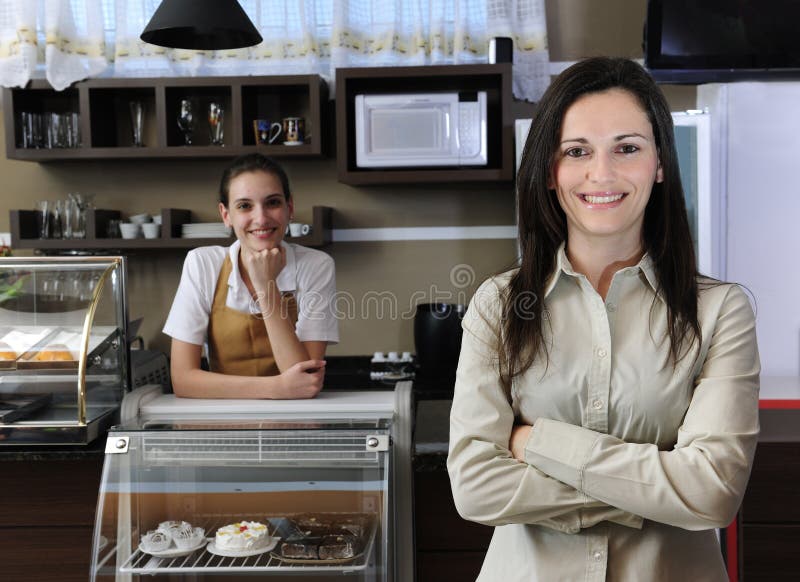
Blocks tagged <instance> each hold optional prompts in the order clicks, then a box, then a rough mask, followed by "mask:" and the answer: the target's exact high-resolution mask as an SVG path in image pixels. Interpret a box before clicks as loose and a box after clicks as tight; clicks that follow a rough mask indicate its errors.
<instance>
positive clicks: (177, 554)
mask: <svg viewBox="0 0 800 582" xmlns="http://www.w3.org/2000/svg"><path fill="white" fill-rule="evenodd" d="M207 541H208V540H207V539H206V538H202V539H201V540H200V542H199V543H198V544H197V545H196V546H195V547H193V548H186V549H181V548H169V549H167V550H161V551H160V552H148V551H147V550H145V549H144V548H143V547H142V544H139V550H141V551H142V552H143V553H145V554H148V555H150V556H154V557H156V558H182V557H183V556H188V555H189V554H191V553H192V552H194V551H196V550H199V549H200V548H202V547H203V546H204V545H205V544H206V542H207Z"/></svg>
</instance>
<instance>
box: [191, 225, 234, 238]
mask: <svg viewBox="0 0 800 582" xmlns="http://www.w3.org/2000/svg"><path fill="white" fill-rule="evenodd" d="M229 236H231V229H230V227H227V226H225V223H223V222H195V223H192V224H183V225H181V237H182V238H228V237H229Z"/></svg>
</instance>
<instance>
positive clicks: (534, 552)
mask: <svg viewBox="0 0 800 582" xmlns="http://www.w3.org/2000/svg"><path fill="white" fill-rule="evenodd" d="M509 276H510V274H506V275H503V276H500V277H497V278H494V279H490V280H489V281H487V282H485V283H484V284H483V285H482V286H481V287H480V288H479V289H478V291H477V292H476V294H475V296H474V297H473V300H472V302H471V303H470V308H469V309H468V311H467V313H466V316H465V317H464V321H463V327H464V336H463V340H462V347H461V358H460V360H459V364H458V374H457V379H456V388H455V395H454V398H453V407H452V413H451V417H450V453H449V457H448V462H447V464H448V471H449V473H450V480H451V483H452V488H453V496H454V499H455V502H456V507H457V508H458V510H459V512H460V513H461V515H462V516H463V517H465V518H466V519H470V520H473V521H477V522H480V523H484V524H487V525H494V526H497V527H496V528H495V531H494V535H493V537H492V542H491V544H490V546H489V550H488V552H487V555H486V559H485V561H484V564H483V568H482V570H481V574H480V577H479V580H481V581H502V582H515V581H523V580H524V581H526V582H534V581H543V582H557V581H561V580H563V581H569V582H572V581H586V582H589V581H600V580H609V581H614V582H618V581H619V582H621V581H625V582H646V581H648V580H652V581H673V580H676V581H680V582H701V581H702V582H705V581H723V580H727V576H726V573H725V567H724V563H723V560H722V556H721V551H720V547H719V543H718V541H717V537H716V533H715V531H714V528H718V527H725V526H727V525H728V524H729V523H730V522H731V520H732V519H733V518H734V516H735V514H736V512H737V510H738V507H739V505H740V502H741V499H742V496H743V494H744V490H745V486H746V485H747V480H748V477H749V474H750V467H751V463H752V459H753V453H754V451H755V447H756V440H757V437H758V430H759V426H758V389H759V371H760V365H759V359H758V349H757V347H756V332H755V320H754V316H753V311H752V309H751V307H750V303H749V301H748V299H747V297H746V295H745V294H744V293H743V292H742V290H741V289H740V288H739V287H738V286H736V285H731V284H720V285H714V286H709V285H702V282H701V291H700V296H699V305H698V313H699V321H700V326H701V329H702V334H703V338H702V343H701V344H700V345H699V346H698V345H697V342H695V345H694V346H693V348H692V350H691V351H690V352H689V353H688V354H687V355H686V356H685V357H684V358H683V359H681V360H680V361H679V362H678V364H677V366H675V367H673V365H672V361H671V359H670V356H669V344H668V340H663V341H662V339H663V338H664V336H665V333H666V325H667V316H666V304H665V303H664V302H663V301H662V300H661V299H660V298H659V297H658V296H657V295H656V293H655V289H656V278H655V272H654V270H653V267H652V263H651V261H650V260H649V258H648V257H647V256H645V257H644V258H643V259H642V260H641V261H640V263H639V264H638V265H636V266H634V267H628V268H625V269H622V270H620V271H618V272H617V273H616V274H615V275H614V278H613V281H612V283H611V286H610V288H609V290H608V294H607V297H606V300H605V301H603V299H602V298H601V297H600V295H599V294H598V293H597V292H596V291H595V290H594V289H593V288H592V286H591V284H590V283H589V281H588V280H587V279H586V277H584V276H583V275H581V274H578V273H576V272H574V271H573V269H572V267H571V265H570V264H569V261H568V260H567V257H566V254H565V252H564V249H563V247H562V248H561V249H560V250H559V253H558V260H557V270H556V272H555V274H554V276H553V278H552V279H551V281H550V283H549V285H548V287H547V290H546V295H545V309H546V313H545V317H547V319H548V323H549V327H548V326H545V329H546V336H545V337H546V341H547V342H548V347H549V363H548V364H547V366H545V365H544V363H543V361H537V362H536V363H535V364H534V365H533V366H532V367H531V369H529V370H528V371H527V372H526V373H525V374H524V375H522V376H521V377H519V378H517V380H516V381H515V382H514V384H513V386H512V390H511V394H507V393H505V392H504V391H503V389H502V388H501V386H500V382H499V379H498V370H497V345H496V340H495V338H496V333H497V328H498V325H499V323H500V311H501V304H500V298H499V292H500V290H501V289H502V288H503V287H504V286H505V285H507V282H508V279H509ZM522 308H524V306H523V307H522ZM651 308H652V310H651ZM695 356H697V357H696V358H695ZM515 423H517V424H533V430H532V431H531V434H530V437H529V439H528V442H527V444H526V452H525V462H524V463H522V462H519V461H517V460H515V459H514V458H513V457H512V456H511V453H510V452H509V450H508V443H509V437H510V435H511V430H512V427H513V425H514V424H515Z"/></svg>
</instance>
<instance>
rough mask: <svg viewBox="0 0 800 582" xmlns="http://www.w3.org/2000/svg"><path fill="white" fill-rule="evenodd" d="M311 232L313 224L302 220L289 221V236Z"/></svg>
mask: <svg viewBox="0 0 800 582" xmlns="http://www.w3.org/2000/svg"><path fill="white" fill-rule="evenodd" d="M310 233H311V225H310V224H303V223H302V222H290V223H289V236H293V237H297V236H306V235H307V234H310Z"/></svg>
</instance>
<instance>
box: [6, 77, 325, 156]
mask: <svg viewBox="0 0 800 582" xmlns="http://www.w3.org/2000/svg"><path fill="white" fill-rule="evenodd" d="M3 92H4V96H3V99H4V103H5V104H6V106H5V107H4V108H3V114H4V116H5V129H6V155H7V157H8V158H9V159H13V160H26V161H36V162H49V161H56V160H80V159H128V158H130V159H158V158H167V159H170V158H226V157H235V156H238V155H242V154H246V153H252V152H260V153H263V154H264V155H268V156H273V157H278V158H304V157H320V156H322V155H324V153H325V152H324V146H323V144H324V143H325V139H324V138H325V134H326V133H327V128H326V121H327V115H325V114H323V109H325V108H326V107H327V105H328V100H327V98H328V88H327V85H326V83H325V81H324V80H323V79H322V78H321V77H320V76H319V75H285V76H267V77H177V78H168V79H161V78H159V79H155V78H153V79H94V80H88V81H82V82H79V83H75V84H74V85H72V86H71V87H69V88H68V89H66V90H64V91H55V90H53V89H52V88H51V87H50V85H49V84H48V83H47V82H46V81H43V80H34V81H31V82H30V83H29V84H28V86H27V87H25V88H24V89H9V88H5V89H3ZM182 99H191V100H192V101H193V102H194V104H195V106H196V112H197V113H196V118H197V122H196V128H195V131H194V136H193V143H192V145H189V146H187V145H185V141H184V138H183V134H182V133H181V131H180V129H179V127H178V123H177V112H178V107H179V103H180V101H181V100H182ZM131 101H141V102H142V103H143V104H144V110H145V115H144V127H143V142H144V144H145V145H144V146H143V147H135V146H134V145H133V132H132V129H131V119H130V113H129V110H128V104H129V102H131ZM211 101H218V102H221V103H222V104H223V106H224V109H225V115H224V120H223V128H224V132H223V133H224V139H223V143H224V145H221V146H217V145H211V143H210V134H209V127H208V122H207V117H208V114H207V112H208V105H209V103H210V102H211ZM23 112H25V113H36V114H50V113H61V114H64V113H68V114H77V119H78V127H79V133H80V145H79V146H78V147H25V145H26V144H25V140H24V137H23V128H22V114H23ZM285 117H303V118H304V119H305V123H306V135H307V137H306V140H305V143H304V144H303V145H299V146H286V145H283V139H282V136H281V137H279V138H278V139H277V140H276V141H275V143H274V144H270V145H261V144H257V143H256V139H255V134H254V131H253V121H254V120H256V119H265V120H269V121H270V122H278V123H280V122H281V120H282V119H283V118H285ZM44 132H45V127H42V128H41V133H44ZM40 145H41V144H40Z"/></svg>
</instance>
